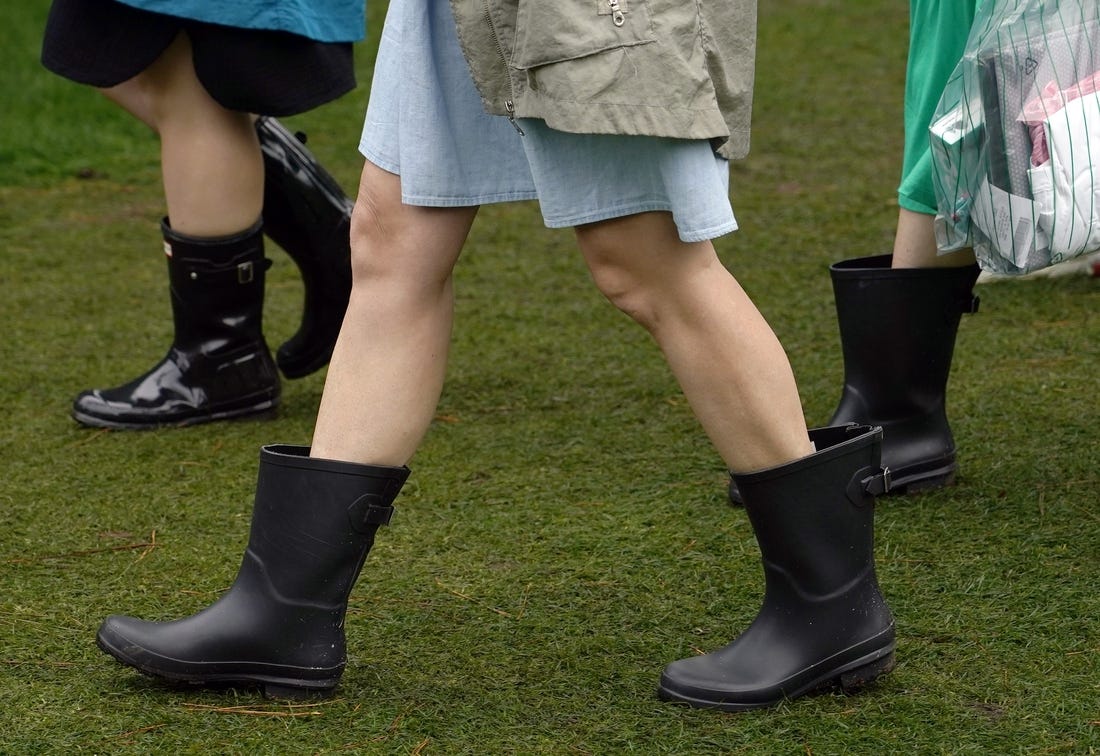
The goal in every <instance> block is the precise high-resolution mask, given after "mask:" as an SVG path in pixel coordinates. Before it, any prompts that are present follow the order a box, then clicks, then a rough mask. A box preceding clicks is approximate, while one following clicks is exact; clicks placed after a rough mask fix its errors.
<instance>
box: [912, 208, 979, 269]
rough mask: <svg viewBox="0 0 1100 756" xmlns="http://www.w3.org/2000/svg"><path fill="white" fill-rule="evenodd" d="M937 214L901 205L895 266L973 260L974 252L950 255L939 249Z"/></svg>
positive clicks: (952, 265) (936, 265) (959, 263)
mask: <svg viewBox="0 0 1100 756" xmlns="http://www.w3.org/2000/svg"><path fill="white" fill-rule="evenodd" d="M934 218H935V216H932V215H925V214H923V213H915V212H913V211H912V210H906V209H905V208H902V209H901V210H900V211H899V212H898V227H897V231H896V232H895V234H894V260H893V263H892V267H894V268H959V267H963V266H965V265H973V264H974V253H973V252H971V251H970V250H960V251H958V252H953V253H951V254H949V255H940V254H938V253H937V251H936V233H935V231H934V227H933V220H934Z"/></svg>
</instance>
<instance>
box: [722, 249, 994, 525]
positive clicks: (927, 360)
mask: <svg viewBox="0 0 1100 756" xmlns="http://www.w3.org/2000/svg"><path fill="white" fill-rule="evenodd" d="M891 260H892V256H891V255H879V256H876V257H862V258H856V259H852V260H845V261H843V262H839V263H836V264H835V265H832V266H831V267H830V268H829V273H830V275H831V277H832V281H833V293H834V295H835V299H836V313H837V324H838V326H839V328H840V347H841V353H842V355H843V358H844V388H843V390H842V392H841V397H840V402H839V404H838V405H837V408H836V410H835V411H834V413H833V417H832V418H831V419H830V420H829V423H828V424H829V425H842V424H844V423H864V424H868V425H879V426H882V430H883V441H882V462H883V464H884V465H886V466H887V467H889V468H890V475H891V478H892V481H893V487H892V488H891V490H890V492H891V494H906V493H917V492H919V491H927V490H933V489H937V488H943V487H944V486H949V485H951V484H952V483H954V482H955V476H956V474H957V472H958V462H957V461H956V454H955V439H954V436H953V435H952V433H951V426H950V425H949V424H948V421H947V378H948V375H949V374H950V372H951V360H952V357H953V356H954V351H955V336H956V335H957V334H958V330H959V321H960V320H961V319H962V315H963V314H964V313H973V312H977V311H978V297H976V296H975V295H974V291H973V288H974V282H975V281H976V280H977V278H978V272H979V271H978V266H977V265H970V266H965V267H960V268H898V269H894V268H891V267H890V263H891ZM729 498H730V501H731V502H732V503H734V504H739V503H741V498H740V494H739V493H738V491H737V486H736V484H735V483H732V482H731V483H730V489H729Z"/></svg>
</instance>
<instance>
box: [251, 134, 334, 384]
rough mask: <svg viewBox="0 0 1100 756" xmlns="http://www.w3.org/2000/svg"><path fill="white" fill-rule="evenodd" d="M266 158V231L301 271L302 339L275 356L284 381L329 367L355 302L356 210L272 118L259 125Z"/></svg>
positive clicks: (298, 142) (298, 141)
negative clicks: (352, 234)
mask: <svg viewBox="0 0 1100 756" xmlns="http://www.w3.org/2000/svg"><path fill="white" fill-rule="evenodd" d="M256 133H257V135H259V138H260V149H261V150H262V151H263V157H264V212H263V215H264V231H265V233H267V235H268V236H269V237H271V239H272V240H273V241H274V242H275V243H276V244H278V245H279V246H280V247H282V248H283V249H284V250H285V251H286V253H287V254H288V255H289V256H290V258H291V259H292V260H293V261H294V263H295V264H296V265H297V266H298V268H299V271H300V273H301V276H302V284H303V285H304V287H305V302H304V305H303V308H302V320H301V324H300V325H299V327H298V331H297V333H295V334H294V335H293V336H291V337H290V338H289V339H288V340H287V341H286V343H285V344H283V345H282V346H280V347H279V348H278V349H277V350H276V353H275V361H276V362H277V363H278V365H279V369H280V370H282V371H283V375H285V376H286V377H287V378H301V377H303V376H306V375H309V374H310V373H313V372H315V371H317V370H320V369H321V368H322V367H324V366H325V365H327V364H328V361H329V359H330V358H331V357H332V349H333V347H334V346H335V345H336V337H337V336H338V335H339V334H340V324H341V323H343V320H344V311H345V310H347V307H348V297H349V296H350V295H351V238H350V227H351V210H352V207H353V206H354V203H353V202H352V201H351V200H350V199H348V197H347V196H346V195H345V194H344V192H343V190H342V189H341V188H340V185H339V184H337V183H336V179H334V178H333V177H332V176H331V175H330V174H329V173H328V171H326V170H325V169H324V167H322V166H321V164H320V163H318V162H317V160H316V158H314V156H313V154H312V153H311V152H310V151H309V150H308V149H307V148H306V146H305V136H304V135H301V134H300V135H298V136H295V135H294V134H291V133H290V132H289V131H287V129H286V128H285V127H284V126H283V125H282V124H281V123H279V122H278V121H276V120H275V119H274V118H268V117H261V118H259V119H257V121H256Z"/></svg>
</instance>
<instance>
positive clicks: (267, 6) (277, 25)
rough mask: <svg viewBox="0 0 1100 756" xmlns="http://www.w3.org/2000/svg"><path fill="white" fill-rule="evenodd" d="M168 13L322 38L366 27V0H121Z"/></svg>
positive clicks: (341, 37)
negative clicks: (213, 0)
mask: <svg viewBox="0 0 1100 756" xmlns="http://www.w3.org/2000/svg"><path fill="white" fill-rule="evenodd" d="M119 2H122V3H124V4H126V5H131V6H133V7H135V8H141V9H143V10H147V11H153V12H154V13H163V14H164V15H166V16H179V17H181V18H190V19H194V20H195V21H205V22H207V23H211V24H221V25H222V26H234V27H237V28H239V29H267V30H270V31H284V32H291V33H292V34H299V35H301V36H303V37H309V38H310V39H315V40H317V41H318V42H358V41H359V40H361V39H363V36H364V31H365V28H366V0H233V2H212V1H211V0H119Z"/></svg>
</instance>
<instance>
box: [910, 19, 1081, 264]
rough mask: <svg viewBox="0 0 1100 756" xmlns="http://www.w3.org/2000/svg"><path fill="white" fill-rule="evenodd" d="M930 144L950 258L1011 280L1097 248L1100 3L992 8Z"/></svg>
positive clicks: (980, 23) (952, 84)
mask: <svg viewBox="0 0 1100 756" xmlns="http://www.w3.org/2000/svg"><path fill="white" fill-rule="evenodd" d="M930 138H931V143H932V164H933V177H934V179H935V189H936V202H937V207H938V213H937V216H936V239H937V243H938V245H939V248H940V251H941V252H949V251H953V250H956V249H961V248H964V247H973V249H974V252H975V255H976V256H977V258H978V262H979V264H980V265H981V267H982V268H983V269H984V270H987V271H990V272H993V273H1008V274H1014V273H1029V272H1031V271H1035V270H1039V269H1041V268H1046V267H1049V266H1051V265H1054V264H1056V263H1059V262H1062V261H1065V260H1069V259H1071V258H1074V257H1078V256H1080V255H1084V254H1087V253H1090V252H1094V251H1096V250H1098V249H1100V2H1098V0H985V2H984V3H983V4H982V5H981V7H980V8H979V9H978V12H977V16H976V18H975V20H974V26H973V27H972V29H971V32H970V37H969V40H968V41H967V45H966V52H965V53H964V54H963V58H962V60H961V61H960V62H959V64H958V66H957V67H956V68H955V71H954V72H953V74H952V75H951V78H950V79H949V80H948V83H947V86H946V87H945V89H944V93H943V96H942V97H941V99H940V102H939V105H938V107H937V109H936V113H935V116H934V118H933V121H932V125H931V128H930Z"/></svg>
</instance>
